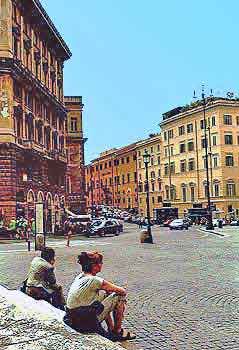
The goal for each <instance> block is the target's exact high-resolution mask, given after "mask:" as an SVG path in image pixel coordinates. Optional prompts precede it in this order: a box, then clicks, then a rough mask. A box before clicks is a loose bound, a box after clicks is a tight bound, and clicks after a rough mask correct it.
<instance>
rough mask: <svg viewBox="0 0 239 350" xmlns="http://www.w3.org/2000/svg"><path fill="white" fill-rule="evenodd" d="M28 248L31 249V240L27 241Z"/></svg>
mask: <svg viewBox="0 0 239 350" xmlns="http://www.w3.org/2000/svg"><path fill="white" fill-rule="evenodd" d="M27 249H28V251H29V252H30V251H31V241H27Z"/></svg>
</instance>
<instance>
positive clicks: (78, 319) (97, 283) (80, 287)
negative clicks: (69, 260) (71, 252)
mask: <svg viewBox="0 0 239 350" xmlns="http://www.w3.org/2000/svg"><path fill="white" fill-rule="evenodd" d="M78 263H79V264H80V265H81V266H82V271H83V272H82V273H81V274H80V275H78V276H77V277H76V278H75V280H74V282H73V283H72V285H71V287H70V290H69V293H68V297H67V302H66V306H67V308H66V316H65V322H66V323H67V324H69V325H70V326H72V328H74V329H76V330H77V331H79V332H98V333H100V334H101V335H103V336H107V337H109V338H110V339H112V340H115V341H123V340H131V339H135V335H133V334H131V333H130V332H128V331H125V330H123V329H122V321H123V317H124V311H125V304H126V291H125V289H124V288H122V287H119V286H117V285H115V284H113V283H111V282H108V281H106V280H104V279H103V278H101V277H98V276H96V275H97V273H99V272H100V271H101V269H102V264H103V255H102V254H100V253H98V252H82V253H81V254H80V255H79V256H78ZM111 313H112V314H113V317H112V316H111ZM103 321H105V322H106V324H107V326H108V333H107V334H106V333H105V331H104V329H103V327H102V326H101V322H103Z"/></svg>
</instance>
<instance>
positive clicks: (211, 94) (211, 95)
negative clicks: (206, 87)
mask: <svg viewBox="0 0 239 350" xmlns="http://www.w3.org/2000/svg"><path fill="white" fill-rule="evenodd" d="M210 97H213V93H212V89H210Z"/></svg>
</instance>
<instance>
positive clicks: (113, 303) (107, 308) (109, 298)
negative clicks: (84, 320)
mask: <svg viewBox="0 0 239 350" xmlns="http://www.w3.org/2000/svg"><path fill="white" fill-rule="evenodd" d="M97 300H98V301H100V302H101V303H102V304H103V305H104V311H102V313H101V314H100V315H99V316H98V319H99V320H100V321H104V320H105V319H106V318H107V316H108V315H109V314H110V313H111V312H112V311H114V310H115V309H116V307H117V306H118V305H119V303H122V302H123V303H126V299H125V297H123V296H121V295H118V294H116V293H111V294H109V295H107V294H106V293H105V292H103V293H102V291H101V292H100V293H99V296H98V298H97Z"/></svg>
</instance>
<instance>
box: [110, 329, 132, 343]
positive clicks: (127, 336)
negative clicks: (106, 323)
mask: <svg viewBox="0 0 239 350" xmlns="http://www.w3.org/2000/svg"><path fill="white" fill-rule="evenodd" d="M112 338H113V339H112V340H113V341H125V340H133V339H135V338H136V335H135V334H132V333H130V332H129V331H125V330H124V329H123V328H122V329H121V331H120V332H119V333H113V335H112Z"/></svg>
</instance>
